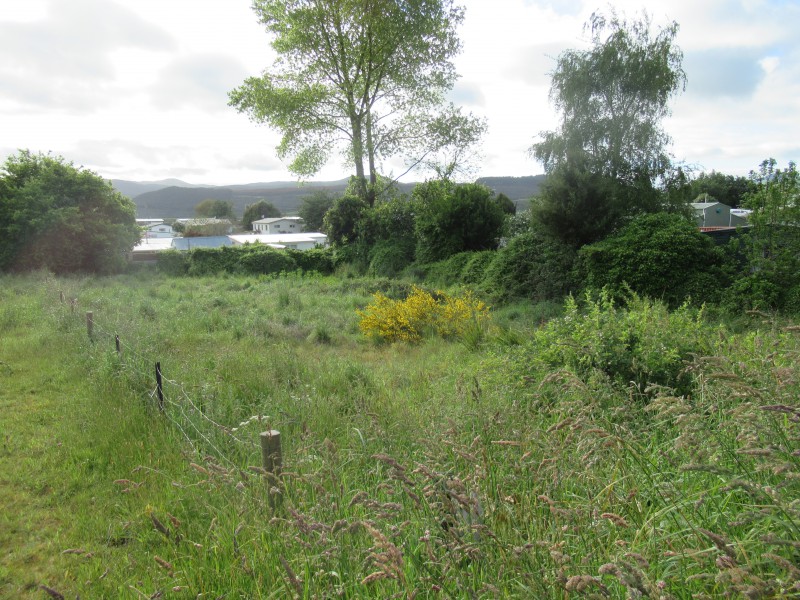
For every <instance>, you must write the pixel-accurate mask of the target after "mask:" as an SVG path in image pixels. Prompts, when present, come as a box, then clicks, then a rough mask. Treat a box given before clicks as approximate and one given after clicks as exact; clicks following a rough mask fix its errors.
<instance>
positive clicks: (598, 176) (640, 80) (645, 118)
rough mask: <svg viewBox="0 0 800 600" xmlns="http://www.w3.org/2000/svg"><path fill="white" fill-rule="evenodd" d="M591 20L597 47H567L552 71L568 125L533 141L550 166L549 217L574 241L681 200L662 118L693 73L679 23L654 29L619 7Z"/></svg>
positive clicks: (553, 92) (553, 227)
mask: <svg viewBox="0 0 800 600" xmlns="http://www.w3.org/2000/svg"><path fill="white" fill-rule="evenodd" d="M586 27H587V29H588V30H589V31H590V33H591V47H590V48H589V49H586V50H567V51H565V52H563V53H562V54H561V55H560V56H559V57H558V60H557V64H556V68H555V71H554V72H553V74H552V83H551V88H550V98H551V101H552V102H553V103H554V104H555V106H556V108H557V109H558V110H559V111H560V112H561V124H560V126H559V127H558V128H557V129H556V130H554V131H545V132H541V133H540V136H541V140H540V141H539V142H537V143H535V144H534V145H533V146H532V147H531V154H532V155H533V156H534V157H535V158H536V159H537V160H539V161H541V162H542V163H543V164H544V167H545V170H546V172H547V174H548V183H547V184H546V185H545V187H544V189H543V192H542V194H541V203H540V208H541V210H540V215H541V216H542V217H543V224H544V225H545V226H546V227H548V228H549V229H550V231H551V233H552V234H553V235H557V236H559V237H561V239H562V240H564V241H566V242H568V243H571V244H573V245H576V246H579V245H580V244H584V243H589V242H592V241H595V240H597V239H600V238H601V237H603V236H604V235H607V234H608V233H610V232H611V231H613V230H614V229H615V228H616V227H617V226H619V225H621V224H622V223H624V222H625V221H626V220H629V219H630V218H632V217H633V216H635V215H636V214H639V213H646V212H657V211H660V210H664V209H665V205H667V204H669V203H670V202H672V201H675V202H678V201H680V200H681V199H682V195H680V194H673V193H669V192H670V190H672V188H674V187H675V186H674V184H675V182H676V181H677V180H678V179H681V177H682V174H681V176H680V177H677V178H676V173H675V172H674V169H673V166H672V159H671V157H670V155H669V153H668V151H667V146H668V144H669V142H670V138H669V136H668V135H667V134H666V132H665V131H664V130H663V128H662V125H661V123H662V121H663V119H664V118H665V117H666V116H667V115H668V114H669V107H668V101H669V99H670V98H671V97H672V96H673V95H674V94H676V93H677V92H678V91H679V90H681V89H682V87H683V86H684V84H685V79H686V76H685V74H684V72H683V69H682V67H681V62H682V59H683V54H682V52H681V51H680V49H679V48H678V47H677V46H676V45H675V36H676V34H677V31H678V25H677V23H675V22H673V23H671V24H670V25H669V26H667V27H665V28H663V29H660V30H659V31H658V32H657V33H656V34H655V35H653V34H651V27H650V21H649V19H648V18H647V16H645V17H643V18H641V19H639V20H634V21H631V22H628V21H626V20H623V19H620V18H619V17H617V15H616V14H615V13H613V12H612V13H611V16H610V17H609V18H606V17H605V16H603V15H601V14H599V13H595V14H593V15H592V17H591V19H590V21H589V23H587V25H586ZM558 228H560V229H558Z"/></svg>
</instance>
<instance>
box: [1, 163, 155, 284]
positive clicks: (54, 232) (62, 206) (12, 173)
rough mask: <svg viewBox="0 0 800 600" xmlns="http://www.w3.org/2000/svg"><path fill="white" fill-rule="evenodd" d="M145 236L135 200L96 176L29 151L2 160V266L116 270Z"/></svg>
mask: <svg viewBox="0 0 800 600" xmlns="http://www.w3.org/2000/svg"><path fill="white" fill-rule="evenodd" d="M140 237H141V231H140V229H139V228H138V227H137V225H136V207H135V205H134V203H133V201H132V200H130V199H129V198H127V197H126V196H123V195H122V194H120V193H119V192H116V191H115V190H114V188H113V187H112V186H111V183H110V182H107V181H105V180H104V179H102V178H101V177H100V176H98V175H97V174H95V173H93V172H91V171H88V170H84V169H83V168H82V167H81V168H76V167H74V166H73V165H72V163H69V162H67V161H66V160H65V159H64V158H62V157H60V156H58V157H56V156H50V155H45V154H41V153H40V154H32V153H31V152H29V151H27V150H21V151H19V152H18V153H17V154H16V155H12V156H9V157H8V158H7V159H6V161H5V163H4V164H3V165H2V166H0V270H3V271H21V270H29V269H39V268H44V269H50V270H52V271H53V272H55V273H69V272H98V273H110V272H114V271H117V270H118V269H120V268H121V267H122V266H123V265H124V264H125V258H126V257H125V253H126V252H130V250H131V248H133V246H134V245H135V244H136V242H137V241H138V240H139V239H140Z"/></svg>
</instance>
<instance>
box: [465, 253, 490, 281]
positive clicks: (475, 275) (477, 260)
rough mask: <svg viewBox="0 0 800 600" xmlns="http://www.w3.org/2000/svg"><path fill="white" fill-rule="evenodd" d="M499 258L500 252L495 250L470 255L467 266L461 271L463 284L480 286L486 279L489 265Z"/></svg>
mask: <svg viewBox="0 0 800 600" xmlns="http://www.w3.org/2000/svg"><path fill="white" fill-rule="evenodd" d="M497 256H498V252H496V251H495V250H483V251H481V252H472V253H470V255H469V260H468V261H467V264H465V265H464V268H463V269H462V270H461V282H462V283H466V284H470V285H478V284H480V283H481V282H482V281H483V280H484V279H485V278H486V271H487V269H488V268H489V265H490V264H492V261H493V260H494V259H495V258H497Z"/></svg>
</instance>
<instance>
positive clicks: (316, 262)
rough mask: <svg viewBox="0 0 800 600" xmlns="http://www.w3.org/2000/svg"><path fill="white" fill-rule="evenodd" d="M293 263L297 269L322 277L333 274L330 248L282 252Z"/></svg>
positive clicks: (331, 250)
mask: <svg viewBox="0 0 800 600" xmlns="http://www.w3.org/2000/svg"><path fill="white" fill-rule="evenodd" d="M284 252H286V253H287V254H288V255H289V256H290V257H291V258H292V260H294V262H295V263H296V264H297V268H298V269H301V270H302V271H306V272H316V273H321V274H323V275H330V274H331V273H333V270H334V266H335V262H334V259H335V256H334V251H333V249H332V248H310V249H308V250H293V249H291V248H289V249H286V250H284Z"/></svg>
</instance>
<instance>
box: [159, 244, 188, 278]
mask: <svg viewBox="0 0 800 600" xmlns="http://www.w3.org/2000/svg"><path fill="white" fill-rule="evenodd" d="M156 266H157V267H158V270H159V271H161V272H162V273H166V274H167V275H172V276H177V275H186V273H187V272H188V270H189V257H188V256H187V255H186V253H185V252H180V251H179V250H175V249H170V250H165V251H164V252H159V253H158V263H157V265H156Z"/></svg>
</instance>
